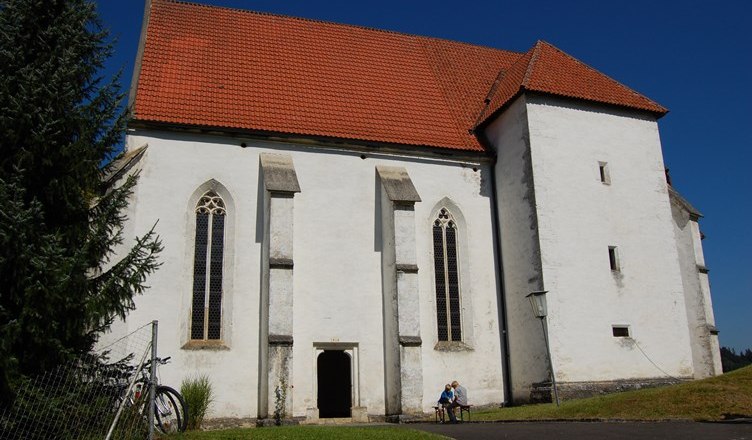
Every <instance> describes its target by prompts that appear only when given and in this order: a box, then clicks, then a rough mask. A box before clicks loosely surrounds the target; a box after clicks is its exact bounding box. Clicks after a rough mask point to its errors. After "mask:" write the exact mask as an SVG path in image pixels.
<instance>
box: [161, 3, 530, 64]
mask: <svg viewBox="0 0 752 440" xmlns="http://www.w3.org/2000/svg"><path fill="white" fill-rule="evenodd" d="M152 1H153V3H159V2H161V3H174V4H175V3H176V4H183V5H189V6H198V7H202V8H209V9H224V10H229V11H235V12H242V13H245V14H253V15H265V16H269V17H279V18H288V19H293V20H298V21H305V22H311V23H322V24H330V25H334V26H342V27H350V28H357V29H363V30H367V31H376V32H380V33H385V34H394V35H401V36H404V37H412V38H418V39H425V40H436V41H447V42H450V43H455V44H462V45H464V46H471V47H479V48H485V49H491V50H495V51H498V52H506V53H515V54H524V53H525V52H517V51H514V50H508V49H499V48H498V47H493V46H487V45H484V44H474V43H468V42H466V41H459V40H451V39H449V38H442V37H434V36H430V35H420V34H411V33H408V32H401V31H395V30H390V29H379V28H375V27H371V26H365V25H360V24H351V23H340V22H336V21H330V20H322V19H317V18H308V17H298V16H296V15H288V14H278V13H275V12H266V11H254V10H252V9H242V8H234V7H231V6H218V5H207V4H204V3H198V2H196V1H190V0H152Z"/></svg>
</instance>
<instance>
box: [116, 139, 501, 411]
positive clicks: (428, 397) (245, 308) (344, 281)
mask: <svg viewBox="0 0 752 440" xmlns="http://www.w3.org/2000/svg"><path fill="white" fill-rule="evenodd" d="M243 141H245V142H247V143H248V147H247V148H241V147H240V146H239V144H240V142H241V140H238V139H229V138H223V137H218V136H201V135H192V134H175V133H167V132H157V131H146V130H140V131H137V132H132V133H131V134H130V135H129V136H128V141H127V142H128V146H129V148H134V147H138V146H140V145H142V144H143V143H146V142H148V143H149V145H150V147H149V149H148V151H147V153H146V156H145V157H144V158H143V159H142V166H143V173H142V179H141V182H140V184H139V186H138V188H137V193H138V194H137V206H136V211H137V212H136V215H135V217H134V222H135V226H134V231H135V233H143V231H145V230H147V229H148V228H149V227H150V226H151V225H152V224H153V222H154V221H155V220H156V219H159V224H158V227H157V229H158V231H159V233H160V235H161V236H162V238H163V241H164V245H165V251H164V253H163V255H162V261H163V262H164V264H163V266H162V267H161V268H160V270H159V271H158V273H157V274H156V275H155V276H153V277H152V278H151V279H150V280H149V283H150V285H151V286H152V288H151V289H150V290H149V291H148V292H147V293H146V294H145V295H143V296H142V297H139V298H137V299H136V304H137V310H136V311H134V312H133V313H131V315H130V316H129V318H128V323H129V325H130V326H136V325H140V324H141V323H144V322H147V321H150V320H152V319H158V320H159V321H160V338H159V351H160V354H161V355H162V356H165V355H172V356H173V360H174V363H173V364H172V365H170V366H167V367H164V368H163V369H162V379H163V382H164V383H167V384H172V385H175V386H179V383H180V380H181V379H182V378H184V377H185V376H187V375H189V374H193V373H206V374H208V375H209V376H210V377H211V379H212V382H213V383H214V386H215V389H216V392H217V399H216V403H215V407H214V412H213V414H212V416H215V417H217V416H228V417H255V416H256V413H257V411H256V405H257V401H258V400H257V393H258V383H257V382H258V367H259V304H260V299H259V292H260V277H261V258H262V256H261V240H262V238H263V237H262V235H263V234H262V225H259V224H257V221H258V219H260V218H261V215H260V212H259V210H260V209H262V207H260V206H259V202H260V200H257V197H258V196H259V194H262V193H260V192H259V190H258V185H259V178H258V177H259V176H258V172H259V165H258V163H259V157H258V156H259V153H261V152H286V153H289V154H291V155H292V157H293V162H294V164H295V168H296V172H297V176H298V180H299V182H300V186H301V189H302V192H301V193H298V194H296V195H295V198H294V247H295V256H294V262H295V268H294V275H293V283H294V285H293V292H294V306H293V307H294V311H293V336H294V341H295V342H294V348H293V350H294V352H293V359H294V362H293V376H292V377H293V379H292V382H293V383H292V384H291V385H292V386H293V393H292V395H293V413H294V415H295V416H304V415H305V410H306V408H309V407H315V406H316V395H315V389H316V384H315V382H316V377H315V373H314V371H315V350H314V344H316V343H331V342H335V343H341V344H345V345H346V344H348V343H350V344H357V346H358V353H359V354H358V357H357V358H358V360H359V361H358V363H359V365H358V376H359V378H360V379H359V384H357V386H358V387H359V396H360V404H361V405H362V406H366V407H367V408H368V412H369V413H370V414H384V373H383V371H384V360H383V356H384V350H383V328H382V323H383V316H382V301H383V300H382V287H381V277H382V274H381V255H380V252H381V249H380V246H381V241H380V240H381V237H380V235H379V228H380V226H381V225H380V222H381V217H380V207H379V206H377V203H378V202H379V197H377V196H378V195H379V193H378V191H379V190H380V189H379V188H378V186H377V179H376V172H375V167H376V165H379V164H383V165H391V166H395V165H397V166H404V167H405V168H406V169H407V171H408V173H409V175H410V177H411V179H412V181H413V183H414V184H415V187H416V188H417V191H418V193H419V194H420V196H421V198H422V200H423V201H422V202H419V203H417V204H416V207H415V218H416V249H417V250H418V251H417V256H416V257H417V263H418V266H419V268H420V271H419V274H418V277H419V280H418V285H419V289H420V316H421V322H420V326H421V335H422V337H423V347H422V359H423V370H424V371H423V377H424V390H423V395H424V402H423V406H424V409H426V410H428V409H430V407H431V406H432V405H433V404H434V402H435V401H436V400H437V399H438V395H439V393H440V391H441V389H442V386H443V384H444V383H446V382H448V381H450V380H455V379H456V380H459V381H460V382H461V383H463V385H465V386H466V387H467V389H468V391H469V395H470V401H471V403H473V404H483V403H498V402H500V401H501V399H502V372H501V354H500V348H499V346H500V338H499V330H498V323H497V317H498V311H497V310H498V309H497V304H496V301H497V299H496V298H497V286H496V283H495V276H494V273H495V272H494V265H493V261H494V259H493V248H492V246H491V240H492V237H493V236H492V223H491V201H490V193H489V191H490V188H489V184H488V172H489V170H488V168H487V167H486V166H480V167H479V169H478V171H473V170H472V166H473V164H470V165H469V166H466V167H463V166H461V165H460V164H457V163H451V162H445V161H442V160H432V159H417V158H399V157H394V156H387V155H381V156H380V155H369V157H368V158H367V159H365V160H363V159H361V158H360V157H359V156H360V153H347V152H343V151H336V150H322V149H317V148H315V147H310V146H296V145H290V144H284V143H274V142H261V141H253V140H243ZM476 165H477V164H476ZM210 179H215V180H217V181H218V182H220V183H221V184H222V185H224V187H226V188H227V191H228V192H229V193H230V194H231V196H232V198H233V202H234V209H233V212H231V213H229V214H228V215H230V216H234V224H235V228H234V230H228V231H227V232H226V234H227V235H226V240H228V241H229V240H233V241H234V257H233V261H232V264H233V267H234V272H233V274H232V278H233V279H232V280H231V281H232V283H231V285H232V292H226V295H231V296H232V307H231V309H230V310H224V312H225V313H227V314H229V315H228V316H230V317H231V327H230V328H228V331H229V332H231V334H229V335H227V336H228V340H229V341H231V344H229V347H228V348H229V349H227V350H219V351H216V350H198V351H191V350H184V349H181V348H180V347H181V346H182V344H183V343H184V342H185V340H186V338H187V334H186V331H187V330H186V329H187V327H186V323H187V321H188V318H189V316H188V313H189V312H188V311H189V308H190V301H191V285H192V284H191V282H192V270H193V267H192V265H193V261H192V255H193V254H192V252H193V237H192V236H187V235H186V231H187V230H188V225H189V224H190V222H191V221H193V220H192V219H193V207H192V206H188V205H189V202H188V200H189V199H190V197H191V195H192V194H193V193H194V191H195V190H196V188H198V187H199V186H200V185H201V184H203V183H204V182H206V181H208V180H210ZM445 197H448V198H449V199H450V200H452V201H453V202H454V203H456V205H457V206H458V207H459V208H460V209H461V210H462V215H463V217H464V218H465V222H466V231H465V237H466V239H467V241H468V244H469V245H465V247H462V248H461V249H463V252H466V254H467V255H463V256H462V257H461V259H460V261H466V264H463V267H462V268H461V269H460V270H461V276H462V288H463V291H462V295H463V307H465V309H464V310H463V312H464V313H465V314H466V318H467V319H465V320H464V324H466V325H472V329H469V330H470V331H468V330H467V329H465V334H467V335H472V337H471V340H469V341H467V342H468V345H469V346H470V347H471V348H472V350H467V351H462V352H459V353H456V352H438V351H436V350H434V345H435V344H436V342H437V335H436V310H435V292H434V290H433V289H434V280H433V260H432V255H431V254H432V235H431V225H432V218H431V216H432V212H431V211H432V210H433V209H434V205H435V204H436V203H438V202H439V201H440V200H442V199H443V198H445ZM461 236H462V235H461ZM466 299H467V300H466Z"/></svg>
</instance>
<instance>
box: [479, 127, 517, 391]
mask: <svg viewBox="0 0 752 440" xmlns="http://www.w3.org/2000/svg"><path fill="white" fill-rule="evenodd" d="M476 135H477V136H478V139H480V140H481V143H482V144H483V145H484V146H485V147H486V149H487V150H488V151H492V149H491V148H490V145H489V144H490V143H489V142H488V140H487V139H486V137H485V136H484V135H479V134H478V133H476ZM497 160H498V157H497V156H496V155H494V157H493V161H492V162H491V187H492V190H491V209H492V210H493V215H492V216H491V221H492V222H493V251H494V260H495V261H496V268H497V269H498V270H497V273H498V277H499V279H498V282H497V283H496V285H497V286H498V297H499V324H500V327H501V328H500V330H501V344H502V346H503V350H504V353H503V355H502V357H501V362H502V368H503V369H504V378H503V382H504V402H503V404H504V405H505V406H506V405H510V404H512V403H513V401H512V400H513V397H512V389H511V388H512V372H511V362H510V361H509V335H508V332H507V304H506V301H507V297H506V291H505V289H504V259H503V257H502V249H501V245H500V244H499V243H500V241H499V240H500V239H501V227H500V226H499V199H498V196H497V195H496V161H497Z"/></svg>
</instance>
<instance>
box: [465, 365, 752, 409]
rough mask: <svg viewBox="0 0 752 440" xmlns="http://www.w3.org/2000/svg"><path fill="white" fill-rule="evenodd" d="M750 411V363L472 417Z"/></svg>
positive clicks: (751, 407) (751, 384) (751, 382)
mask: <svg viewBox="0 0 752 440" xmlns="http://www.w3.org/2000/svg"><path fill="white" fill-rule="evenodd" d="M739 416H746V417H752V366H748V367H745V368H742V369H739V370H736V371H732V372H730V373H727V374H724V375H721V376H717V377H712V378H709V379H703V380H698V381H693V382H687V383H682V384H679V385H673V386H668V387H663V388H650V389H644V390H637V391H627V392H623V393H618V394H610V395H606V396H601V397H593V398H590V399H579V400H571V401H566V402H562V404H561V407H559V408H557V407H556V405H555V404H545V405H525V406H517V407H509V408H493V409H487V410H478V411H477V412H475V411H474V412H473V420H487V421H488V420H556V419H624V420H661V419H689V420H698V421H699V420H723V419H727V418H729V417H739Z"/></svg>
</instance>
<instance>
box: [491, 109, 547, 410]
mask: <svg viewBox="0 0 752 440" xmlns="http://www.w3.org/2000/svg"><path fill="white" fill-rule="evenodd" d="M527 125H528V121H527V110H526V101H525V97H524V96H523V97H520V98H519V99H517V100H516V101H514V102H513V103H512V104H511V105H510V106H509V108H507V109H506V111H504V113H502V114H501V115H500V116H499V117H498V118H497V119H496V120H495V121H494V122H492V123H491V124H490V125H489V126H488V128H487V129H486V136H487V137H488V139H489V141H490V143H491V145H493V148H494V149H495V151H496V154H497V161H496V165H495V166H496V186H497V189H496V190H497V194H498V209H499V212H498V215H499V227H500V229H501V231H500V237H499V240H500V247H501V255H502V260H503V269H504V273H503V278H504V294H505V296H506V305H507V318H508V319H507V332H508V335H509V352H510V372H511V381H512V394H513V396H512V397H513V399H514V400H516V401H525V400H528V399H529V398H530V388H531V385H532V384H533V383H536V382H543V381H546V380H548V379H549V368H548V358H547V356H546V346H545V343H544V338H543V331H542V329H541V325H540V323H539V321H538V320H537V319H536V318H535V317H534V316H533V313H532V309H531V307H530V302H529V301H528V299H527V298H526V295H528V294H529V293H530V292H533V291H537V290H543V277H542V274H541V260H540V247H539V242H538V219H537V213H536V206H535V202H536V194H535V187H534V181H533V168H532V164H531V161H532V160H535V159H536V158H535V157H534V156H531V151H530V137H529V133H528V127H527Z"/></svg>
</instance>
